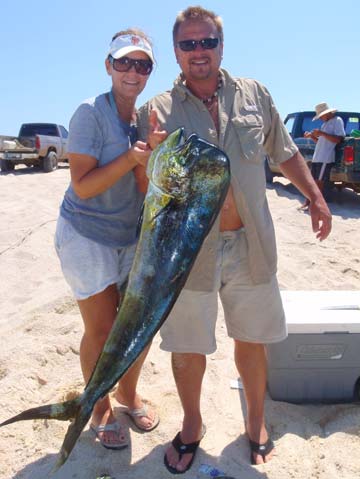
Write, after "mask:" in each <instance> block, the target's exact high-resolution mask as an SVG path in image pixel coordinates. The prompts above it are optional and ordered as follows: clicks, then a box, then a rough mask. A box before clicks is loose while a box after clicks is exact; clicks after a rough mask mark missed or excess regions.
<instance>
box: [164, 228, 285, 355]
mask: <svg viewBox="0 0 360 479" xmlns="http://www.w3.org/2000/svg"><path fill="white" fill-rule="evenodd" d="M247 256H248V255H247V241H246V235H245V231H244V229H240V230H238V231H226V232H224V233H221V235H220V240H219V244H218V250H217V267H216V289H215V290H214V291H211V292H202V291H200V292H199V291H190V290H187V289H183V290H182V292H181V294H180V296H179V298H178V300H177V302H176V303H175V305H174V307H173V309H172V311H171V313H170V315H169V317H168V318H167V319H166V321H165V323H164V325H163V326H162V328H161V330H160V334H161V338H162V342H161V344H160V347H161V349H164V350H165V351H171V352H177V353H199V354H211V353H213V352H214V351H215V350H216V339H215V326H216V319H217V312H218V295H219V296H220V299H221V302H222V305H223V309H224V317H225V323H226V328H227V332H228V335H229V336H230V337H231V338H234V339H237V340H239V341H246V342H251V343H262V344H266V343H275V342H279V341H282V340H283V339H285V338H286V336H287V329H286V322H285V314H284V310H283V306H282V301H281V296H280V291H279V286H278V282H277V279H276V276H275V275H274V276H273V277H272V279H271V281H270V282H269V283H265V284H257V285H254V284H253V283H252V281H251V278H250V274H249V267H248V260H247Z"/></svg>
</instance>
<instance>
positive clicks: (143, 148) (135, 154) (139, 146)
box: [127, 141, 152, 167]
mask: <svg viewBox="0 0 360 479" xmlns="http://www.w3.org/2000/svg"><path fill="white" fill-rule="evenodd" d="M151 151H152V149H151V148H150V146H149V145H148V144H147V143H144V142H143V141H136V142H135V143H134V144H133V145H132V147H131V148H130V149H129V150H128V152H127V154H128V156H129V159H130V160H131V161H133V162H134V167H135V166H137V165H142V166H144V167H146V165H147V162H148V159H149V157H150V155H151Z"/></svg>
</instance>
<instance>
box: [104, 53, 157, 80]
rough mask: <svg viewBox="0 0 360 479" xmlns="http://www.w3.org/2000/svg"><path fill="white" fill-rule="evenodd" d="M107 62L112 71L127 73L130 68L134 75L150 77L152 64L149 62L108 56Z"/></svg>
mask: <svg viewBox="0 0 360 479" xmlns="http://www.w3.org/2000/svg"><path fill="white" fill-rule="evenodd" d="M109 62H110V63H111V65H112V67H113V68H114V70H116V71H117V72H121V73H125V72H128V71H129V70H130V69H131V68H132V67H134V68H135V71H136V73H139V75H144V76H145V75H150V73H151V72H152V69H153V63H152V61H151V60H134V59H133V58H129V57H121V58H114V57H112V56H111V55H109Z"/></svg>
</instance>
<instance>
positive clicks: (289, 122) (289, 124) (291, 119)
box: [285, 116, 295, 135]
mask: <svg viewBox="0 0 360 479" xmlns="http://www.w3.org/2000/svg"><path fill="white" fill-rule="evenodd" d="M294 121H295V117H294V116H290V117H289V118H287V119H286V120H285V126H286V129H287V131H288V132H289V133H290V135H291V132H292V131H293V126H294Z"/></svg>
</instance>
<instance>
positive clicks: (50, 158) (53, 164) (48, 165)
mask: <svg viewBox="0 0 360 479" xmlns="http://www.w3.org/2000/svg"><path fill="white" fill-rule="evenodd" d="M57 166H58V160H57V156H56V153H55V151H49V153H48V154H47V156H45V158H43V161H42V167H43V170H44V171H45V173H50V172H51V171H55V170H56V169H57Z"/></svg>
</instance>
